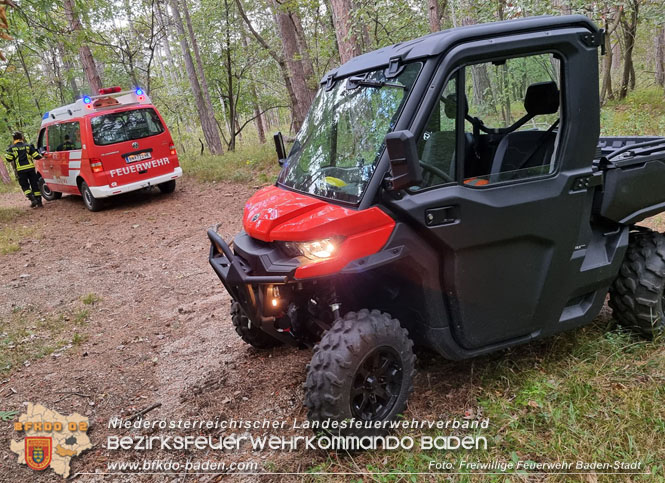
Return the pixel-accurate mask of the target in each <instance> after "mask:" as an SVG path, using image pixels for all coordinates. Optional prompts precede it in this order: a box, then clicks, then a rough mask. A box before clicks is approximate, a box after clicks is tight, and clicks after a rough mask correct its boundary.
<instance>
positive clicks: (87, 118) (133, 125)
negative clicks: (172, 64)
mask: <svg viewBox="0 0 665 483" xmlns="http://www.w3.org/2000/svg"><path fill="white" fill-rule="evenodd" d="M37 149H38V150H39V152H40V153H41V154H42V156H43V157H42V159H40V160H38V161H37V162H36V165H35V166H36V169H37V172H38V174H39V175H40V185H41V191H42V195H43V196H44V198H45V199H46V200H49V201H51V200H55V199H58V198H60V197H61V196H62V193H70V194H76V195H78V194H80V195H81V196H83V202H84V203H85V206H86V208H88V209H89V210H90V211H99V210H100V209H101V208H102V201H101V200H102V199H103V198H108V197H109V196H114V195H118V194H121V193H127V192H129V191H135V190H139V189H142V188H147V187H150V186H155V185H156V186H157V187H158V188H159V189H160V190H161V191H162V192H163V193H171V192H173V190H175V180H176V178H179V177H180V176H182V169H181V168H180V165H179V163H178V156H177V154H176V149H175V144H174V143H173V138H172V137H171V134H170V133H169V130H168V128H167V127H166V123H165V122H164V120H163V119H162V117H161V116H160V114H159V112H158V111H157V109H156V108H155V106H153V105H152V103H151V102H150V98H149V97H148V96H147V95H146V94H145V93H144V92H143V90H141V89H140V88H137V89H135V90H130V91H121V89H120V87H108V88H104V89H100V90H99V95H98V96H84V97H83V98H82V99H79V100H77V101H76V102H74V103H73V104H69V105H66V106H62V107H59V108H57V109H54V110H52V111H50V112H47V113H46V114H44V117H43V119H42V126H41V130H40V131H39V137H38V141H37Z"/></svg>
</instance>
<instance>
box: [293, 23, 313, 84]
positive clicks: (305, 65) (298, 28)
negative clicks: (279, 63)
mask: <svg viewBox="0 0 665 483" xmlns="http://www.w3.org/2000/svg"><path fill="white" fill-rule="evenodd" d="M289 16H290V17H291V22H293V27H294V29H295V32H296V40H297V42H298V50H299V51H300V57H301V58H302V69H303V72H304V73H305V79H307V82H308V83H309V86H310V87H312V88H314V89H316V87H315V86H316V83H317V80H318V79H316V76H315V75H314V67H313V66H312V59H311V58H310V57H309V47H308V46H307V38H306V37H305V31H304V30H303V28H302V23H301V21H300V16H299V15H298V13H297V12H290V13H289Z"/></svg>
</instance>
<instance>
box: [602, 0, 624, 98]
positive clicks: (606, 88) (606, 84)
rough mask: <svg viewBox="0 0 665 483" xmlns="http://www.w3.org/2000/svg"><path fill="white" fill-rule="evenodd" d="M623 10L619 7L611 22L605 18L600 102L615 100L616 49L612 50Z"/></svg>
mask: <svg viewBox="0 0 665 483" xmlns="http://www.w3.org/2000/svg"><path fill="white" fill-rule="evenodd" d="M621 15H622V11H621V10H620V9H617V11H616V13H615V18H614V20H613V21H612V22H611V23H610V22H609V20H608V19H605V58H604V59H603V73H602V76H603V77H602V87H601V89H600V103H601V104H603V103H604V102H605V99H606V98H607V99H609V100H613V99H614V91H613V89H612V62H613V60H614V51H613V50H612V34H613V33H614V32H615V31H616V29H617V28H618V27H619V22H621Z"/></svg>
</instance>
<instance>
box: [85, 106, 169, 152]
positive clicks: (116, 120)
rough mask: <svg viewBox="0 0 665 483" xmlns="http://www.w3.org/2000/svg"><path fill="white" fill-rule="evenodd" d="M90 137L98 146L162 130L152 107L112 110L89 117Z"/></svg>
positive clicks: (150, 134)
mask: <svg viewBox="0 0 665 483" xmlns="http://www.w3.org/2000/svg"><path fill="white" fill-rule="evenodd" d="M90 125H91V126H92V139H93V140H94V142H95V144H96V145H98V146H105V145H107V144H115V143H121V142H124V141H131V140H133V139H141V138H146V137H148V136H154V135H155V134H161V133H163V132H164V126H163V125H162V121H160V120H159V116H158V115H157V113H156V112H155V110H154V109H135V110H132V111H123V112H114V113H111V114H104V115H102V116H96V117H93V118H91V119H90Z"/></svg>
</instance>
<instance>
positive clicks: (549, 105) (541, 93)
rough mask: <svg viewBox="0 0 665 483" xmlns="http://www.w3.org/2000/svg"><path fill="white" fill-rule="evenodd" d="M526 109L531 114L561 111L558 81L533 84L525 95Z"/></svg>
mask: <svg viewBox="0 0 665 483" xmlns="http://www.w3.org/2000/svg"><path fill="white" fill-rule="evenodd" d="M524 109H526V112H527V113H528V114H529V115H531V116H539V115H541V114H555V113H556V112H558V111H559V88H558V87H557V85H556V82H537V83H535V84H531V85H530V86H529V88H528V89H527V90H526V96H524Z"/></svg>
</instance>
